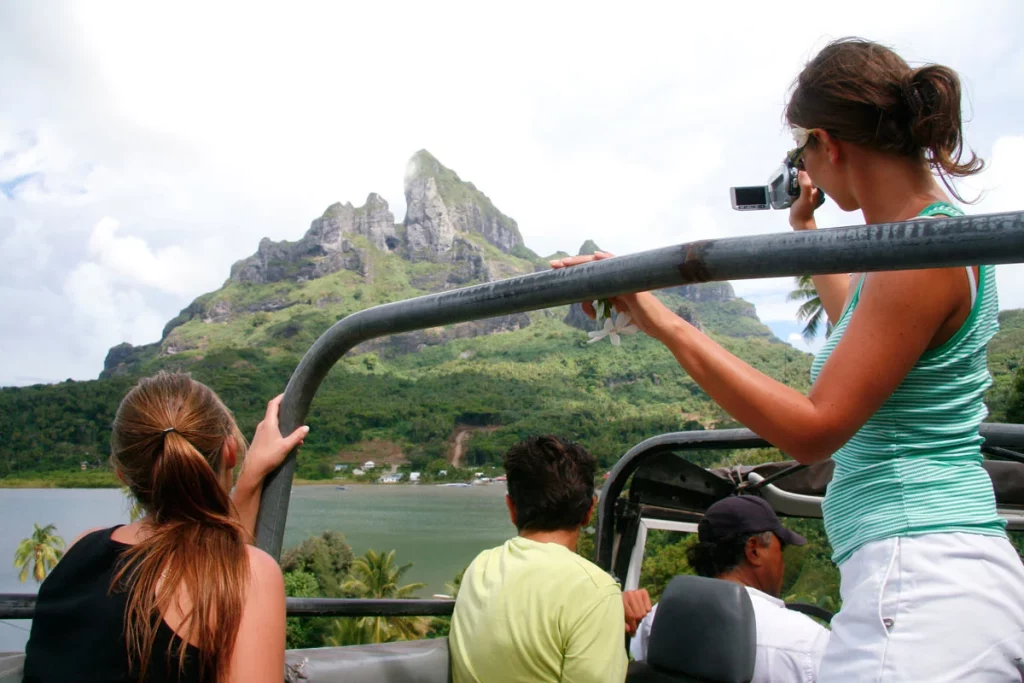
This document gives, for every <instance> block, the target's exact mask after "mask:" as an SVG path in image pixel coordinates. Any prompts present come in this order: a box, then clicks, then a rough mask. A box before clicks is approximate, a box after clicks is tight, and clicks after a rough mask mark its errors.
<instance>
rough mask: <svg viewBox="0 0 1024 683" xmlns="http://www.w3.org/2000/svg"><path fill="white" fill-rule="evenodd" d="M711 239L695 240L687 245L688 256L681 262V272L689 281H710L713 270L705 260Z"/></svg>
mask: <svg viewBox="0 0 1024 683" xmlns="http://www.w3.org/2000/svg"><path fill="white" fill-rule="evenodd" d="M708 243H709V240H701V241H700V242H693V243H691V244H689V245H687V247H686V257H685V258H684V259H683V262H682V263H680V264H679V274H680V275H681V276H682V277H683V279H684V280H685V281H686V282H687V283H691V282H709V281H710V280H711V272H710V271H708V267H707V264H706V263H705V262H704V252H705V251H706V249H705V248H706V246H707V245H708Z"/></svg>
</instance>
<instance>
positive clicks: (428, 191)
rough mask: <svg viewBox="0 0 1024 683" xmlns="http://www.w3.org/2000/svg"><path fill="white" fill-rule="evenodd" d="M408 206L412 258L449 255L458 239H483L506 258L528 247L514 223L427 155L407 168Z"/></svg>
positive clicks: (414, 158) (424, 152)
mask: <svg viewBox="0 0 1024 683" xmlns="http://www.w3.org/2000/svg"><path fill="white" fill-rule="evenodd" d="M405 200H406V206H407V207H408V208H407V212H406V215H405V226H406V233H407V239H408V241H409V250H410V255H413V256H421V257H422V256H425V257H427V258H436V257H438V256H440V255H442V254H445V253H447V252H448V251H450V250H451V248H452V245H453V244H454V240H455V236H456V234H457V233H465V234H467V235H470V236H472V235H481V236H482V237H483V238H484V239H485V240H487V241H488V242H489V243H491V244H492V245H494V246H495V247H497V248H498V249H500V250H502V251H503V252H505V253H506V254H507V253H511V252H513V251H515V250H518V249H522V248H523V246H524V245H523V236H522V235H521V234H520V232H519V226H518V225H517V224H516V222H515V221H514V220H512V219H511V218H509V217H508V216H506V215H505V214H503V213H502V212H501V211H499V210H498V208H497V207H496V206H494V203H493V202H491V200H490V199H489V198H488V197H487V195H485V194H484V193H483V192H481V191H480V190H478V189H477V188H476V186H475V185H473V183H471V182H467V181H464V180H462V178H460V177H459V175H458V174H457V173H456V172H455V171H453V170H451V169H450V168H448V167H447V166H445V165H444V164H442V163H441V162H440V161H438V160H437V158H436V157H434V155H432V154H431V153H430V152H428V151H427V150H425V149H421V150H420V151H418V152H416V154H414V155H413V156H412V158H411V159H409V163H408V164H407V166H406V173H405Z"/></svg>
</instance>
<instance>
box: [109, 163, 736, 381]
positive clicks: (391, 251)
mask: <svg viewBox="0 0 1024 683" xmlns="http://www.w3.org/2000/svg"><path fill="white" fill-rule="evenodd" d="M405 199H406V203H407V211H406V215H405V218H404V220H403V221H402V222H401V223H396V222H395V216H394V214H392V212H391V210H390V208H389V207H388V203H387V201H386V200H385V199H384V198H383V197H381V196H380V195H378V194H376V193H371V194H370V195H369V196H368V197H367V198H366V202H365V203H364V204H363V205H362V206H358V207H356V206H353V205H352V204H351V203H344V204H342V203H335V204H332V205H330V206H329V207H327V209H326V210H325V211H324V212H323V214H322V215H321V216H319V217H318V218H316V219H314V220H313V221H312V223H311V224H310V226H309V229H308V230H307V231H306V233H305V234H304V235H303V236H302V238H301V239H299V240H297V241H295V242H288V241H281V242H275V241H272V240H270V239H269V238H264V239H263V240H261V241H260V243H259V247H258V248H257V250H256V253H255V254H253V255H252V256H249V257H248V258H245V259H242V260H241V261H238V262H237V263H235V264H234V265H233V266H232V268H231V274H230V277H229V279H228V282H227V283H226V285H225V287H224V288H223V289H221V290H218V291H216V292H210V293H208V294H204V295H202V296H200V297H198V298H197V299H196V300H195V301H193V302H192V303H191V304H189V306H187V307H186V308H184V309H183V310H182V311H181V313H179V314H178V315H177V316H176V317H175V318H173V319H172V320H171V321H169V322H168V323H167V325H166V327H165V328H164V332H163V336H162V338H161V341H160V342H158V343H156V344H150V345H146V346H138V347H132V346H131V345H128V344H121V345H118V346H116V347H114V348H113V349H111V351H110V353H109V355H108V357H107V362H106V364H105V369H104V374H118V373H128V372H131V371H132V369H133V368H135V367H138V366H139V365H140V364H141V363H143V362H145V361H146V360H147V359H152V358H154V357H159V356H169V355H175V354H179V353H183V352H188V351H200V352H204V353H205V352H207V351H215V350H216V349H217V348H218V347H219V346H246V345H250V344H257V345H258V344H268V345H271V346H273V345H275V344H278V343H279V340H280V339H285V338H288V337H289V335H290V334H291V333H292V332H294V330H293V328H295V330H298V329H302V330H304V329H305V328H303V327H302V326H303V325H310V324H313V325H316V326H317V330H319V326H320V325H323V324H329V323H330V322H331V321H333V320H336V319H337V318H338V317H342V316H344V315H347V314H350V313H352V312H354V311H355V310H359V309H360V308H367V307H370V306H373V305H375V304H380V303H385V302H387V301H390V300H394V299H395V298H405V297H408V296H413V295H415V294H423V293H429V292H436V291H441V290H445V289H450V288H453V287H463V286H466V285H472V284H477V283H483V282H490V281H494V280H498V279H503V278H508V277H514V276H516V275H522V274H525V273H529V272H532V271H535V270H544V269H546V268H547V263H546V260H544V259H540V258H539V257H537V255H536V254H534V253H533V252H531V251H530V250H529V249H527V248H526V247H525V245H524V244H523V238H522V235H521V234H520V232H519V227H518V226H517V225H516V222H515V221H514V220H512V219H511V218H509V217H508V216H506V215H505V214H503V213H502V212H501V211H499V210H498V209H497V207H495V206H494V203H493V202H492V201H491V200H490V199H489V198H488V197H487V196H486V195H485V194H484V193H483V192H481V191H480V190H478V189H477V188H476V187H475V186H474V185H473V184H472V183H470V182H467V181H463V180H462V179H461V178H459V176H458V174H456V173H455V172H454V171H452V170H451V169H449V168H447V167H445V166H444V165H442V164H441V163H440V162H439V161H438V160H437V159H436V158H435V157H434V156H432V155H431V154H430V153H429V152H427V151H426V150H421V151H419V152H417V153H416V154H415V155H414V156H413V157H412V159H410V161H409V164H408V167H407V172H406V176H405ZM598 250H599V247H598V245H597V244H596V243H594V242H593V241H592V240H587V241H586V242H585V243H584V244H583V245H582V246H581V247H580V249H579V253H580V254H593V253H594V252H595V251H598ZM556 256H557V255H556ZM375 264H376V265H375ZM375 268H377V269H379V270H380V271H381V272H380V274H379V275H380V278H379V280H378V278H377V274H376V273H375V272H374V270H375ZM339 271H348V273H351V275H348V274H344V273H343V274H342V275H344V277H342V276H340V275H339V276H338V277H336V278H334V279H332V280H331V281H329V282H322V283H318V282H316V281H317V280H318V279H319V278H325V277H327V276H331V275H333V274H335V273H339ZM375 283H376V284H375ZM267 285H272V286H269V287H268V286H267ZM364 290H365V291H364ZM665 291H666V292H668V293H671V294H676V295H678V296H679V297H681V298H682V299H683V300H684V302H683V307H682V308H683V310H680V314H681V315H684V317H686V318H687V319H689V320H692V321H693V322H694V323H696V324H699V323H700V319H701V318H703V317H704V313H705V308H703V307H705V306H712V307H714V306H717V305H719V304H721V305H725V306H727V307H729V308H730V310H729V312H728V315H732V316H735V315H740V316H743V317H746V316H748V315H750V316H753V315H754V314H753V307H752V306H749V304H746V303H745V302H743V301H741V300H736V296H735V293H734V292H733V290H732V286H731V285H729V283H709V284H701V285H691V286H686V287H676V288H672V289H670V290H665ZM367 293H368V294H367ZM364 294H367V295H366V296H365V298H364ZM356 301H358V302H359V303H358V304H356V305H353V303H354V302H356ZM673 305H674V306H675V307H676V308H678V307H679V302H678V300H674V304H673ZM744 306H745V307H744ZM284 309H290V310H288V312H287V313H282V311H284ZM748 309H749V310H748ZM311 315H312V316H314V317H312V318H311V317H310V316H311ZM308 320H313V321H314V322H312V323H310V322H303V321H308ZM564 320H565V322H566V323H568V324H569V325H572V326H573V327H577V328H580V329H583V330H592V329H595V327H596V325H595V323H594V321H591V320H590V319H588V318H587V317H586V316H585V315H584V314H583V311H582V309H581V308H580V306H579V305H578V304H577V305H574V306H571V307H570V308H569V312H568V315H567V316H566V317H565V319H564ZM529 324H530V316H529V315H526V314H518V315H514V316H504V317H501V318H495V319H492V320H483V321H473V322H467V323H462V324H460V325H457V326H453V327H451V328H449V329H447V330H425V331H420V332H414V333H410V334H405V335H398V336H395V337H392V338H388V339H383V340H377V341H374V342H369V343H367V344H366V345H364V346H363V347H361V350H374V351H378V352H381V353H383V354H386V355H390V354H396V353H406V352H410V351H415V350H417V349H421V348H423V347H424V346H427V345H432V344H438V343H444V342H447V341H449V340H452V339H461V338H466V337H474V336H478V335H482V334H492V333H497V332H503V331H508V330H516V329H520V328H522V327H525V326H527V325H529ZM214 325H216V326H218V327H212V326H214ZM264 325H266V326H267V327H266V328H264ZM207 326H211V327H207ZM271 327H273V329H274V330H275V331H274V332H273V334H271V333H269V332H268V333H264V330H266V329H270V328H271ZM179 328H181V329H179ZM279 328H280V329H279ZM285 328H287V329H285ZM285 332H289V334H285ZM310 332H311V333H315V332H316V331H312V330H311V331H310ZM292 350H293V351H294V350H295V349H292Z"/></svg>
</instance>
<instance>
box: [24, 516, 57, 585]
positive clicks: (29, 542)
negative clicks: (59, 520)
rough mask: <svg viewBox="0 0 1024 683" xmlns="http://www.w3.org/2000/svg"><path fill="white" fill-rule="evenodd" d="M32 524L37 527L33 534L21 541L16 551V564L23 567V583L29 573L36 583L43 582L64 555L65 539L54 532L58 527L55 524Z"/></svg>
mask: <svg viewBox="0 0 1024 683" xmlns="http://www.w3.org/2000/svg"><path fill="white" fill-rule="evenodd" d="M32 526H34V527H35V531H33V532H32V536H31V537H30V538H26V539H25V540H23V541H22V542H21V543H19V544H18V547H17V549H16V550H15V551H14V566H15V567H16V568H17V567H20V568H21V573H20V574H18V580H19V581H21V582H22V583H24V582H25V581H26V580H27V579H28V576H29V574H32V578H33V579H35V580H36V583H42V582H43V579H45V578H46V575H47V574H49V573H50V571H51V570H52V569H53V568H54V566H56V564H57V562H58V561H59V560H60V558H61V557H63V555H64V539H63V538H61V537H60V536H58V535H57V534H55V533H54V532H55V531H56V530H57V527H55V526H54V525H53V524H47V525H46V526H44V527H42V528H40V527H39V525H38V524H33V525H32Z"/></svg>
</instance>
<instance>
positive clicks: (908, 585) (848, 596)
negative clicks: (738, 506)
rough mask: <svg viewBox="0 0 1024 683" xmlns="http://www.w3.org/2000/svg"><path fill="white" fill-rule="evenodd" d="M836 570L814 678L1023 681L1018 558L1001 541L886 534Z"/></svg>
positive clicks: (1023, 581) (1023, 590)
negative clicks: (835, 609)
mask: <svg viewBox="0 0 1024 683" xmlns="http://www.w3.org/2000/svg"><path fill="white" fill-rule="evenodd" d="M839 571H840V574H841V576H842V585H841V587H840V592H841V593H842V598H843V607H842V610H841V611H840V612H839V614H837V615H836V616H835V618H834V619H833V621H832V637H831V638H830V640H829V644H828V648H827V649H826V650H825V657H824V658H823V659H822V662H821V669H820V673H819V676H818V681H819V682H820V683H836V682H839V681H842V682H843V683H845V682H847V681H886V682H888V681H899V682H901V683H902V682H904V681H915V682H916V681H922V682H923V681H927V682H928V683H939V682H941V681H980V682H983V683H988V682H989V681H991V682H993V683H995V682H996V681H999V682H1000V683H1003V682H1005V681H1022V680H1024V565H1022V564H1021V560H1020V557H1018V555H1017V552H1016V551H1015V550H1014V549H1013V546H1011V545H1010V543H1009V541H1007V540H1006V539H1005V538H999V537H995V536H980V535H977V534H965V533H946V534H928V535H924V536H903V537H898V538H889V539H885V540H882V541H875V542H873V543H868V544H867V545H864V546H863V547H861V548H859V549H858V550H857V551H856V552H854V554H853V555H851V556H850V557H849V559H847V560H846V561H845V562H843V563H842V564H841V565H840V566H839Z"/></svg>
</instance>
